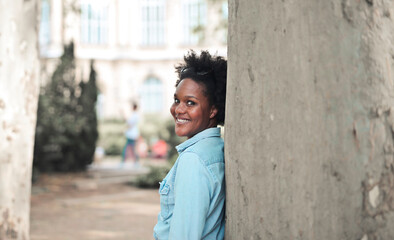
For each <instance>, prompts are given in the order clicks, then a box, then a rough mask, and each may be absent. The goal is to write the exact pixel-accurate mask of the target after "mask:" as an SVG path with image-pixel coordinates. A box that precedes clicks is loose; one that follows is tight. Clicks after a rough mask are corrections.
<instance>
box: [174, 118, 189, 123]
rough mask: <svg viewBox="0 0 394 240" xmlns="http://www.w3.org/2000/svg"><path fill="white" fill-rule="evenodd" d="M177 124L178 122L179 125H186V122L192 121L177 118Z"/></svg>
mask: <svg viewBox="0 0 394 240" xmlns="http://www.w3.org/2000/svg"><path fill="white" fill-rule="evenodd" d="M176 122H178V123H186V122H190V120H187V119H180V118H177V119H176Z"/></svg>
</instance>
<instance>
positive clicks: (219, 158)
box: [153, 128, 225, 240]
mask: <svg viewBox="0 0 394 240" xmlns="http://www.w3.org/2000/svg"><path fill="white" fill-rule="evenodd" d="M223 148H224V144H223V140H222V138H220V129H219V128H208V129H206V130H204V131H201V132H200V133H198V134H196V135H194V136H193V137H192V138H190V139H188V140H186V141H185V142H183V143H182V144H180V145H178V146H177V147H176V149H177V150H178V153H179V157H178V159H177V160H176V162H175V164H174V166H173V167H172V168H171V170H170V172H169V173H168V174H167V176H166V177H165V178H164V180H163V181H162V182H161V183H160V189H159V193H160V207H161V212H160V213H159V216H158V221H157V224H156V226H155V228H154V233H153V235H154V237H155V239H156V240H167V239H171V240H200V239H206V240H216V239H220V240H222V239H223V238H224V210H225V209H224V200H225V183H224V152H223Z"/></svg>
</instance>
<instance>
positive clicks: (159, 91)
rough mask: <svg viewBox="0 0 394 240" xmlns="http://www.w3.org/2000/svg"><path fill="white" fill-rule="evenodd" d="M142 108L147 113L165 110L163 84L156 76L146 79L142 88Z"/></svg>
mask: <svg viewBox="0 0 394 240" xmlns="http://www.w3.org/2000/svg"><path fill="white" fill-rule="evenodd" d="M141 108H142V110H143V111H144V112H146V113H158V112H161V111H162V110H163V84H162V82H161V81H160V80H159V79H157V78H154V77H150V78H148V79H146V80H145V81H144V83H143V85H142V88H141Z"/></svg>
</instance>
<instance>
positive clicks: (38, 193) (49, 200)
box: [30, 166, 160, 240]
mask: <svg viewBox="0 0 394 240" xmlns="http://www.w3.org/2000/svg"><path fill="white" fill-rule="evenodd" d="M107 167H108V166H107ZM145 171H146V169H144V168H140V169H139V170H136V169H134V168H130V169H128V168H127V167H126V168H123V169H118V168H117V167H116V168H112V167H108V168H107V169H101V170H98V168H97V166H96V169H94V170H92V169H91V170H90V171H89V172H88V173H78V174H56V175H42V176H41V177H40V180H39V182H37V183H36V184H34V185H33V188H32V198H31V221H30V224H31V226H30V233H31V234H30V237H31V240H47V239H48V240H79V239H80V240H90V239H92V240H93V239H94V240H101V239H116V240H126V239H127V240H148V239H153V238H152V230H153V227H154V225H155V224H156V219H157V214H158V212H159V211H160V204H159V194H158V193H157V190H156V189H152V190H151V189H149V190H146V189H138V188H136V187H133V186H131V185H128V184H125V182H127V181H128V179H130V177H133V176H135V175H138V174H141V173H143V172H145ZM116 172H117V173H116ZM114 179H116V180H114Z"/></svg>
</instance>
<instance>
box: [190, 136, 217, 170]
mask: <svg viewBox="0 0 394 240" xmlns="http://www.w3.org/2000/svg"><path fill="white" fill-rule="evenodd" d="M185 152H188V153H194V154H196V155H197V156H198V158H200V160H201V161H202V163H203V164H204V165H206V166H207V165H210V164H214V163H218V162H224V142H223V139H222V138H220V137H209V138H204V139H201V140H200V141H198V142H196V143H195V144H193V145H192V146H190V147H189V148H187V150H186V151H185Z"/></svg>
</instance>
